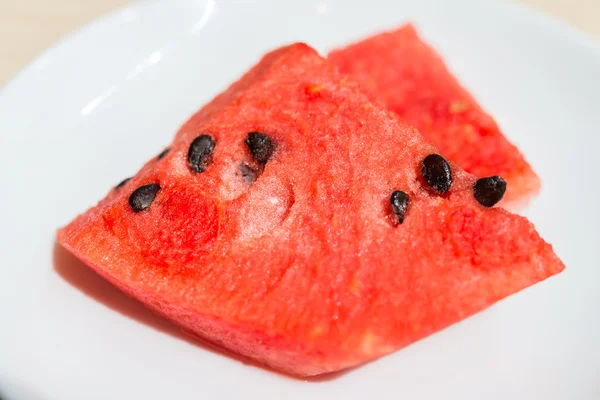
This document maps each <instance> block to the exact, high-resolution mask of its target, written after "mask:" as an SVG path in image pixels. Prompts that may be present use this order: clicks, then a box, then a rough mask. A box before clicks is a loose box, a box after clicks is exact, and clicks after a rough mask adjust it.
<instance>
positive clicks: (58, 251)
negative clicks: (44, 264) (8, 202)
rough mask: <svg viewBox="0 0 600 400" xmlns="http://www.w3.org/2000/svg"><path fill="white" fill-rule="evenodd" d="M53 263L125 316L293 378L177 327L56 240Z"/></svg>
mask: <svg viewBox="0 0 600 400" xmlns="http://www.w3.org/2000/svg"><path fill="white" fill-rule="evenodd" d="M53 264H54V270H55V271H56V272H57V273H58V275H60V277H61V278H63V279H64V280H65V281H66V282H68V283H69V284H70V285H71V286H73V287H75V288H76V289H78V290H79V291H81V292H82V293H84V294H85V295H87V296H88V297H91V298H93V299H94V300H96V301H98V302H100V303H102V304H104V305H105V306H106V307H108V308H110V309H111V310H114V311H116V312H118V313H119V314H121V315H123V316H125V317H127V318H130V319H132V320H135V321H137V322H139V323H142V324H144V325H146V326H149V327H150V328H153V329H156V330H157V331H160V332H162V333H165V334H167V335H170V336H172V337H174V338H177V339H179V340H184V341H186V342H188V343H191V344H193V345H195V346H198V347H200V348H202V349H204V350H207V351H210V352H213V353H216V354H219V355H222V356H226V357H229V358H231V359H233V360H236V361H238V362H240V363H242V364H244V365H246V366H251V367H255V368H260V369H262V370H265V371H268V372H271V373H274V374H277V375H279V376H281V377H284V378H289V379H297V378H295V377H292V376H290V375H285V374H282V373H280V372H279V371H275V370H274V369H271V368H269V367H268V366H265V365H263V364H260V363H258V362H256V361H254V360H251V359H249V358H246V357H244V356H240V355H239V354H236V353H233V352H231V351H229V350H227V349H225V348H222V347H219V346H217V345H214V344H212V343H210V342H208V341H206V340H204V339H202V338H199V337H197V336H195V335H192V334H190V333H187V332H186V331H184V330H182V329H180V328H179V327H178V326H177V325H175V324H173V323H171V322H170V321H168V320H166V319H164V318H162V317H160V316H158V315H157V314H155V313H153V312H152V311H150V310H149V309H147V308H146V307H144V305H143V304H142V303H140V302H138V301H137V300H135V299H133V298H131V297H129V296H127V295H126V294H125V293H123V292H121V291H120V290H119V289H117V288H116V287H114V286H113V285H112V284H110V283H109V282H107V281H106V280H104V279H103V278H102V277H101V276H100V275H98V274H96V272H94V270H92V269H91V268H89V267H87V266H86V265H85V264H84V263H83V262H82V261H80V260H79V259H78V258H77V257H75V256H74V255H72V254H71V253H69V252H68V251H67V250H66V249H65V248H64V247H63V246H61V245H60V244H59V243H55V244H54V251H53ZM348 371H351V369H350V370H344V371H339V372H332V373H329V374H324V375H320V376H317V377H310V378H305V379H303V380H304V381H306V382H325V381H329V380H332V379H336V378H338V377H340V376H342V375H345V374H346V373H347V372H348Z"/></svg>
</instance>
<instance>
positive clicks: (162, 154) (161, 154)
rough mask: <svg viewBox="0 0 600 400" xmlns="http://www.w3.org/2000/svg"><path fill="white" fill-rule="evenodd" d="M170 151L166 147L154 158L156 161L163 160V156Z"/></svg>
mask: <svg viewBox="0 0 600 400" xmlns="http://www.w3.org/2000/svg"><path fill="white" fill-rule="evenodd" d="M170 151H171V149H170V148H168V147H167V148H166V149H164V150H163V151H161V152H160V154H159V155H157V156H156V161H160V160H162V159H163V158H165V156H166V155H167V154H169V152H170Z"/></svg>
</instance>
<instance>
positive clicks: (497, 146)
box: [329, 25, 540, 204]
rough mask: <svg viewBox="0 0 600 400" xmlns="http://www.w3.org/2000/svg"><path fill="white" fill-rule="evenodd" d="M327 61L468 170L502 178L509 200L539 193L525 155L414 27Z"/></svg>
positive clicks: (371, 40) (355, 46) (334, 54)
mask: <svg viewBox="0 0 600 400" xmlns="http://www.w3.org/2000/svg"><path fill="white" fill-rule="evenodd" d="M329 60H330V61H332V62H333V63H335V64H336V65H337V66H338V67H339V68H340V70H341V71H342V72H344V73H348V74H351V75H352V77H353V79H355V80H357V81H358V82H359V83H360V84H361V85H362V87H363V89H364V90H365V91H366V92H367V93H369V94H370V95H371V97H372V98H377V99H379V100H381V101H382V102H383V103H384V104H385V105H386V106H387V107H388V108H389V109H390V110H392V111H394V112H395V113H396V114H398V115H399V116H400V117H401V118H403V119H404V120H406V121H407V122H408V123H409V124H411V125H413V126H415V127H416V128H417V129H419V131H420V132H421V133H422V134H423V135H424V136H425V138H427V139H428V140H429V141H430V142H431V143H433V144H434V145H435V146H437V147H438V148H439V150H440V151H441V153H442V154H443V155H444V156H446V157H448V158H449V159H451V160H453V161H455V162H456V163H457V164H458V165H459V166H460V167H462V168H463V169H465V170H466V171H467V172H470V173H472V174H474V175H476V176H479V177H486V176H494V175H500V176H502V177H504V178H505V179H506V181H507V182H508V189H507V192H506V195H505V202H510V203H513V204H514V203H523V202H525V201H526V200H527V198H528V197H530V196H531V195H534V194H536V193H537V192H538V190H539V186H540V183H539V180H538V178H537V176H536V174H535V173H534V172H533V170H532V169H531V167H530V166H529V164H528V163H527V161H525V159H524V158H523V155H521V153H520V152H519V150H517V148H516V147H515V146H514V145H512V144H511V143H510V142H509V141H508V140H507V139H506V137H504V135H503V134H502V132H501V131H500V128H499V127H498V125H497V124H496V122H495V121H494V119H493V118H492V117H491V116H490V115H489V114H487V113H486V112H485V111H484V110H483V109H482V108H481V106H480V105H479V104H478V103H477V101H476V100H475V99H474V98H473V96H471V94H470V93H469V92H468V91H467V90H466V89H465V88H463V87H462V86H461V85H460V83H459V82H458V81H457V80H456V78H455V77H454V76H453V75H452V74H451V73H450V71H449V70H448V68H447V67H446V65H445V64H444V61H443V60H442V58H441V57H440V56H439V55H438V54H437V52H436V51H435V50H434V49H433V48H431V47H430V46H429V45H428V44H427V43H425V42H424V41H423V40H422V39H421V38H419V36H418V34H417V31H416V30H415V28H414V27H413V26H412V25H405V26H403V27H401V28H399V29H397V30H395V31H392V32H386V33H381V34H379V35H375V36H373V37H371V38H368V39H366V40H363V41H361V42H359V43H356V44H353V45H350V46H348V47H346V48H344V49H341V50H336V51H333V52H331V54H329Z"/></svg>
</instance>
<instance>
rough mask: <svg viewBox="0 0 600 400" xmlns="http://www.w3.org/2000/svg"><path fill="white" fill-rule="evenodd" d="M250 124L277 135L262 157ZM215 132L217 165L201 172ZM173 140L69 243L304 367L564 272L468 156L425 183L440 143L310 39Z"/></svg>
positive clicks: (215, 331)
mask: <svg viewBox="0 0 600 400" xmlns="http://www.w3.org/2000/svg"><path fill="white" fill-rule="evenodd" d="M249 132H261V133H263V134H265V135H267V137H269V138H270V139H271V140H272V141H273V142H274V143H276V146H273V147H271V148H272V149H273V148H274V151H273V152H272V155H271V156H270V157H268V158H267V160H266V163H264V165H263V164H262V163H261V162H259V161H265V160H264V158H261V157H259V156H257V155H256V154H254V153H251V152H250V150H249V149H250V147H249V146H248V145H247V144H246V141H247V140H248V138H249ZM202 134H206V135H210V136H212V138H214V142H215V146H214V151H213V152H212V161H211V160H209V161H208V162H207V163H206V165H207V166H206V168H205V170H204V172H194V170H193V169H192V168H191V167H190V164H189V163H188V151H189V148H190V146H191V143H193V141H194V139H195V138H196V137H198V136H199V135H202ZM169 148H170V151H169V153H168V154H167V155H166V156H164V157H162V158H161V159H157V158H156V157H154V158H153V159H151V160H150V161H149V162H148V163H147V164H146V165H145V166H144V167H143V168H142V169H141V171H140V172H139V173H138V174H137V175H136V176H135V177H133V178H132V179H131V180H129V181H128V182H126V183H125V184H124V185H122V187H119V188H117V189H113V190H111V191H110V193H109V194H108V195H107V196H106V198H104V199H103V200H102V201H101V202H100V203H99V204H98V205H97V206H95V207H93V208H92V209H90V210H88V211H87V212H85V213H84V214H82V215H80V216H78V217H77V218H76V219H75V220H74V221H73V222H71V223H70V224H69V225H67V226H66V227H64V228H62V229H60V230H59V232H58V240H59V242H60V243H61V244H62V245H64V246H65V247H66V248H67V249H68V250H70V251H71V252H73V254H75V255H76V256H77V257H79V258H80V259H81V260H83V261H84V262H85V263H87V264H88V265H89V266H90V267H91V268H93V269H94V270H96V271H97V272H98V273H99V274H100V275H102V276H103V277H105V278H106V279H107V280H109V281H111V282H112V283H113V284H115V285H116V286H118V287H119V288H121V289H122V290H123V291H124V292H126V293H128V294H129V295H131V296H133V297H135V298H137V299H138V300H140V301H142V302H143V303H144V304H145V305H146V306H148V307H149V308H151V309H152V310H154V311H156V312H157V313H159V314H161V315H163V316H165V317H166V318H169V319H170V320H172V321H174V322H175V323H177V324H179V325H180V326H181V327H183V328H184V329H185V330H187V331H189V332H191V333H193V334H195V335H198V336H200V337H202V338H205V339H208V340H210V341H212V342H214V343H217V344H219V345H221V346H224V347H226V348H228V349H230V350H233V351H234V352H237V353H240V354H242V355H244V356H247V357H250V358H253V359H255V360H257V361H259V362H261V363H264V364H267V365H269V366H271V367H272V368H275V369H277V370H281V371H284V372H286V373H289V374H292V375H297V376H309V375H317V374H322V373H326V372H331V371H336V370H340V369H343V368H347V367H351V366H354V365H357V364H361V363H363V362H366V361H368V360H372V359H374V358H377V357H380V356H383V355H385V354H388V353H390V352H393V351H395V350H397V349H399V348H401V347H404V346H406V345H408V344H409V343H411V342H414V341H415V340H418V339H420V338H422V337H424V336H427V335H429V334H431V333H433V332H435V331H438V330H440V329H442V328H444V327H446V326H448V325H450V324H452V323H454V322H457V321H459V320H461V319H463V318H465V317H467V316H469V315H471V314H473V313H475V312H477V311H480V310H482V309H484V308H486V307H487V306H489V305H491V304H492V303H494V302H495V301H497V300H499V299H501V298H503V297H506V296H508V295H510V294H512V293H515V292H517V291H519V290H521V289H523V288H525V287H527V286H530V285H532V284H534V283H536V282H538V281H540V280H543V279H545V278H547V277H549V276H551V275H553V274H556V273H558V272H560V271H561V270H562V269H563V268H564V267H563V264H562V263H561V261H560V260H559V259H558V258H557V257H556V256H555V254H554V253H553V251H552V248H551V246H550V245H549V244H547V243H546V242H544V241H543V240H542V239H541V238H540V237H539V235H538V234H537V233H536V231H535V229H534V227H533V226H532V224H531V223H530V222H528V221H527V220H526V219H525V218H522V217H520V216H516V215H512V214H510V213H508V212H507V211H505V210H503V209H501V208H485V207H483V206H481V205H480V204H479V203H478V202H477V201H476V200H475V199H474V195H473V185H474V182H475V178H474V177H473V176H472V175H469V174H468V173H466V172H464V171H462V170H461V169H460V168H459V167H458V166H456V165H453V164H451V168H452V174H453V182H452V185H451V188H450V190H449V192H447V193H446V194H445V195H438V194H436V193H435V192H433V191H432V190H430V189H429V187H428V186H427V185H426V184H425V182H424V180H423V178H422V177H421V175H420V174H421V173H420V168H421V167H420V165H421V162H422V160H423V159H424V157H425V156H427V155H428V154H431V153H436V151H437V150H436V149H435V148H434V147H433V146H431V145H430V144H428V143H427V142H425V141H424V140H423V139H422V138H421V136H420V135H419V134H418V133H417V132H416V130H415V129H414V128H411V127H409V126H407V125H405V124H404V123H403V122H401V121H400V120H399V119H397V117H396V116H395V115H393V114H392V113H390V112H388V111H386V110H384V109H382V108H380V107H379V106H378V105H376V104H374V103H372V102H371V101H370V100H369V99H368V98H367V96H366V95H364V94H363V93H362V92H361V91H360V90H359V89H358V87H357V85H355V84H354V83H352V82H351V81H350V80H349V79H348V78H347V77H345V76H342V75H340V74H339V72H338V71H337V69H336V68H335V67H334V66H333V65H331V64H330V63H329V62H327V61H326V60H324V59H322V58H321V57H320V56H319V55H318V54H317V53H316V52H315V51H314V50H312V49H311V48H310V47H308V46H306V45H304V44H295V45H291V46H288V47H284V48H281V49H279V50H276V51H274V52H272V53H270V54H268V55H267V56H265V57H264V58H263V60H262V61H261V62H260V63H259V64H258V65H257V66H256V67H254V68H253V69H252V70H251V71H250V72H248V73H247V74H246V75H245V76H244V77H242V78H241V80H240V81H239V82H237V83H235V84H233V85H232V86H231V87H230V88H229V89H228V90H227V91H226V92H225V93H224V94H222V95H220V96H219V97H217V98H216V99H215V100H214V101H213V102H211V103H210V104H209V105H208V106H206V107H205V108H204V109H202V110H201V111H199V112H198V113H197V114H196V115H194V116H193V117H192V118H191V119H190V120H189V121H188V122H187V123H186V124H185V125H184V126H183V127H182V128H181V130H180V131H179V132H178V134H177V137H176V139H175V140H174V142H173V143H172V144H171V146H170V147H169ZM192 165H196V164H193V163H192ZM253 171H254V172H253ZM151 184H156V185H159V186H160V189H159V190H158V191H157V192H156V196H155V197H154V198H152V196H150V197H149V198H150V200H151V201H146V202H145V203H144V201H141V203H140V202H139V201H137V200H140V199H139V198H137V197H136V195H135V193H136V192H139V190H138V188H140V187H142V186H144V185H151ZM153 188H154V189H156V188H157V187H156V186H153ZM395 190H402V191H404V192H405V193H407V194H408V195H409V196H410V201H409V203H408V208H407V211H406V213H405V220H404V222H403V223H401V224H397V223H394V221H395V219H394V218H393V217H392V215H391V211H390V209H391V207H390V200H389V199H390V195H391V193H392V192H393V191H395ZM132 199H133V200H134V201H133V203H132ZM142 200H148V197H146V198H143V199H142ZM132 204H133V206H135V207H138V209H139V206H140V204H142V206H147V207H146V208H145V209H144V210H142V211H139V212H135V211H134V210H133V208H132Z"/></svg>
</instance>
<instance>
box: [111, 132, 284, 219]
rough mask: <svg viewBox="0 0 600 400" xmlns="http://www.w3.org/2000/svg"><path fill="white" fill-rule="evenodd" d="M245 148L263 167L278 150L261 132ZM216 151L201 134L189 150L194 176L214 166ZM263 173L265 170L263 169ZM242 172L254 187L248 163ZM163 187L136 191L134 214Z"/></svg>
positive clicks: (254, 175) (166, 151)
mask: <svg viewBox="0 0 600 400" xmlns="http://www.w3.org/2000/svg"><path fill="white" fill-rule="evenodd" d="M245 143H246V146H247V147H248V150H249V151H250V154H252V157H253V158H254V159H255V160H256V161H257V162H258V163H259V164H261V165H263V166H264V165H265V164H266V163H267V161H269V159H270V158H271V156H272V155H273V153H274V152H275V149H276V147H277V146H276V143H275V141H274V140H273V139H271V138H270V137H269V136H267V135H265V134H263V133H260V132H250V133H248V136H247V137H246V140H245ZM170 151H171V149H170V148H166V149H164V150H163V151H162V152H161V153H160V154H159V155H158V156H156V160H157V161H160V160H161V159H163V158H164V157H165V156H166V155H167V154H169V152H170ZM214 151H215V139H213V137H212V136H210V135H207V134H202V135H200V136H198V137H197V138H195V139H194V140H193V141H192V143H191V144H190V147H189V149H188V154H187V164H188V167H189V168H190V170H191V171H192V172H194V173H203V172H205V171H206V169H207V168H208V167H209V166H210V165H211V164H212V162H213V153H214ZM261 170H262V168H261ZM240 172H241V174H242V177H243V178H244V179H245V180H246V181H247V182H248V183H249V184H251V183H252V182H254V181H255V180H256V178H257V174H258V171H256V170H254V169H253V168H252V167H250V166H249V165H248V164H246V163H241V164H240ZM130 179H131V178H127V179H125V180H124V181H123V182H121V183H119V184H118V185H117V186H115V190H119V189H121V188H122V187H123V186H125V184H126V183H127V182H129V180H130ZM160 189H161V188H160V185H158V184H157V183H151V184H148V185H144V186H140V187H138V188H137V189H135V190H134V191H133V192H132V193H131V195H130V196H129V206H130V207H131V209H132V210H133V211H134V212H136V213H137V212H140V211H143V210H145V209H147V208H148V207H150V205H151V204H152V202H154V200H155V199H156V196H157V194H158V192H159V191H160Z"/></svg>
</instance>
